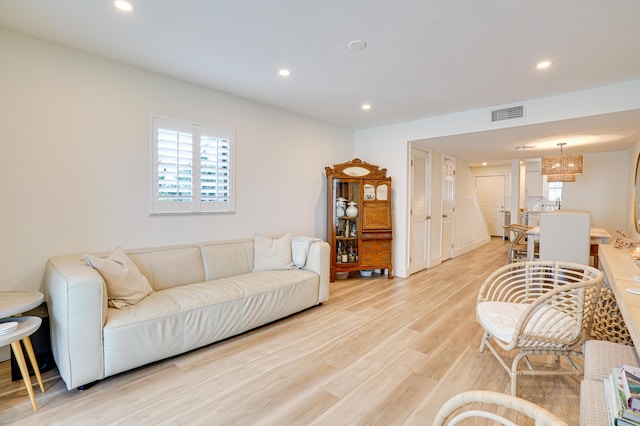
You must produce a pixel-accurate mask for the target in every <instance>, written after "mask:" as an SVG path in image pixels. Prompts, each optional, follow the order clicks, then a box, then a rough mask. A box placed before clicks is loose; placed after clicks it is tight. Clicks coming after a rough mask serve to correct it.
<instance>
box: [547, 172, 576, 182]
mask: <svg viewBox="0 0 640 426" xmlns="http://www.w3.org/2000/svg"><path fill="white" fill-rule="evenodd" d="M575 181H576V175H567V174H564V175H547V182H575Z"/></svg>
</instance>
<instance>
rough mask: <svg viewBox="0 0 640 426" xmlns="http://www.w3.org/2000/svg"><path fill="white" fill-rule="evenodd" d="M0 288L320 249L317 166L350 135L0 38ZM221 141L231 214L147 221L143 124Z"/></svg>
mask: <svg viewBox="0 0 640 426" xmlns="http://www.w3.org/2000/svg"><path fill="white" fill-rule="evenodd" d="M0 57H1V58H2V66H1V67H0V94H1V96H2V100H1V101H0V120H1V126H0V129H2V139H1V141H0V158H2V159H3V162H2V163H3V164H2V167H1V168H0V170H1V171H0V181H1V182H2V189H1V190H0V194H2V199H3V208H2V209H0V226H2V229H1V232H0V236H1V237H0V258H1V259H2V267H0V289H38V290H43V289H44V286H43V271H44V266H45V263H46V260H47V258H49V257H51V256H54V255H62V254H71V253H83V252H89V251H108V250H111V249H113V248H114V247H115V246H116V245H118V244H120V245H122V246H123V247H125V248H134V247H145V246H153V245H164V244H179V243H189V242H199V241H207V240H222V239H233V238H244V237H250V236H252V235H253V233H254V232H262V233H266V234H272V235H281V234H283V233H285V232H291V233H292V234H294V235H310V236H316V237H321V238H325V236H326V235H325V232H326V231H325V228H326V210H325V209H326V207H325V205H326V194H325V190H326V179H325V174H324V167H325V166H331V165H333V164H336V163H342V162H344V161H348V160H350V159H352V158H353V152H354V144H353V132H352V131H350V130H347V129H344V128H340V127H335V126H332V125H328V124H324V123H321V122H318V121H315V120H312V119H309V118H306V117H303V116H300V115H297V114H294V113H291V112H287V111H284V110H280V109H276V108H273V107H269V106H266V105H263V104H259V103H255V102H251V101H248V100H245V99H241V98H238V97H234V96H230V95H227V94H224V93H221V92H216V91H212V90H209V89H206V88H203V87H199V86H197V85H193V84H188V83H185V82H182V81H178V80H175V79H171V78H167V77H163V76H160V75H158V74H154V73H151V72H147V71H144V70H141V69H137V68H133V67H130V66H126V65H123V64H120V63H116V62H113V61H110V60H106V59H103V58H100V57H96V56H92V55H89V54H85V53H83V52H80V51H76V50H72V49H68V48H65V47H62V46H59V45H55V44H51V43H48V42H44V41H40V40H37V39H34V38H30V37H27V36H23V35H21V34H18V33H15V32H11V31H7V30H0ZM151 114H159V115H163V116H167V117H173V118H180V119H187V120H193V121H195V122H201V123H206V124H211V125H214V126H219V127H224V128H230V129H234V130H235V131H236V138H237V150H236V157H237V159H236V170H237V173H236V179H237V183H236V190H237V195H238V197H237V204H236V207H237V213H235V214H227V215H201V216H163V217H150V216H149V214H148V211H149V201H148V200H149V197H148V193H149V183H148V177H149V167H148V163H149V135H148V120H149V115H151Z"/></svg>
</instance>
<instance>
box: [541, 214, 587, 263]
mask: <svg viewBox="0 0 640 426" xmlns="http://www.w3.org/2000/svg"><path fill="white" fill-rule="evenodd" d="M590 216H591V215H590V214H589V212H586V211H574V210H559V211H555V212H544V213H542V214H541V215H540V259H541V260H565V261H568V262H575V263H581V264H584V265H589V263H590V256H591V236H590V232H591V225H590V222H591V219H590Z"/></svg>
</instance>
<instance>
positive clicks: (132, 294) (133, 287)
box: [84, 246, 153, 309]
mask: <svg viewBox="0 0 640 426" xmlns="http://www.w3.org/2000/svg"><path fill="white" fill-rule="evenodd" d="M84 258H85V259H86V260H87V262H89V264H90V265H91V266H93V267H94V268H95V269H96V270H97V271H98V272H100V275H102V278H103V279H104V282H105V284H106V287H107V299H108V301H109V306H112V307H114V308H118V309H121V308H125V307H127V306H130V305H134V304H136V303H138V302H139V301H140V300H142V299H144V298H145V297H147V296H148V295H149V294H151V293H152V292H153V289H152V288H151V286H150V285H149V281H148V280H147V278H146V277H145V276H144V275H142V274H141V273H140V271H139V270H138V267H137V266H136V264H135V263H133V261H132V260H131V259H130V258H129V256H127V254H126V253H125V251H124V250H123V249H122V247H120V246H118V247H116V249H115V250H114V251H112V252H111V253H110V254H109V256H107V258H100V257H95V256H92V255H89V254H87V255H85V256H84Z"/></svg>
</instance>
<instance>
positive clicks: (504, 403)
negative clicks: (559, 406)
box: [433, 391, 568, 426]
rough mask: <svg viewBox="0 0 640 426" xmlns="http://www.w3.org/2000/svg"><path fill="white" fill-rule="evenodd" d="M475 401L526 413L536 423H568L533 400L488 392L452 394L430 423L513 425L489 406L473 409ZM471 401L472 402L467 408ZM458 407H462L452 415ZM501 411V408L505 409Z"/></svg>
mask: <svg viewBox="0 0 640 426" xmlns="http://www.w3.org/2000/svg"><path fill="white" fill-rule="evenodd" d="M478 403H480V404H483V405H489V406H493V407H505V408H507V409H509V410H512V412H515V413H522V414H525V415H526V416H527V417H529V418H531V419H533V420H534V421H535V424H536V425H539V426H568V424H567V423H566V422H564V421H563V420H562V419H560V418H559V417H557V416H556V415H554V414H553V413H551V412H549V411H547V410H545V409H544V408H542V407H540V406H539V405H536V404H534V403H533V402H529V401H527V400H525V399H522V398H518V397H515V396H511V395H506V394H503V393H498V392H491V391H467V392H462V393H459V394H457V395H455V396H453V397H452V398H451V399H449V400H448V401H447V402H445V403H444V405H443V406H442V407H441V408H440V411H438V414H436V417H435V419H434V421H433V426H441V425H445V424H446V425H451V426H452V425H455V424H457V423H459V422H460V421H462V420H465V419H469V418H485V419H490V420H493V421H494V422H497V423H499V424H502V425H509V426H516V424H515V423H514V422H512V421H510V420H508V419H506V418H505V417H504V416H503V415H498V414H496V413H494V412H492V411H488V410H489V408H488V407H487V409H486V410H483V409H477V408H475V407H476V404H478ZM471 404H474V405H472V406H471V407H469V405H471ZM460 409H464V410H463V411H460V412H459V413H458V414H455V415H453V413H455V412H456V411H458V410H460ZM501 410H503V411H504V408H501ZM496 411H497V410H496ZM447 419H448V421H447Z"/></svg>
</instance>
